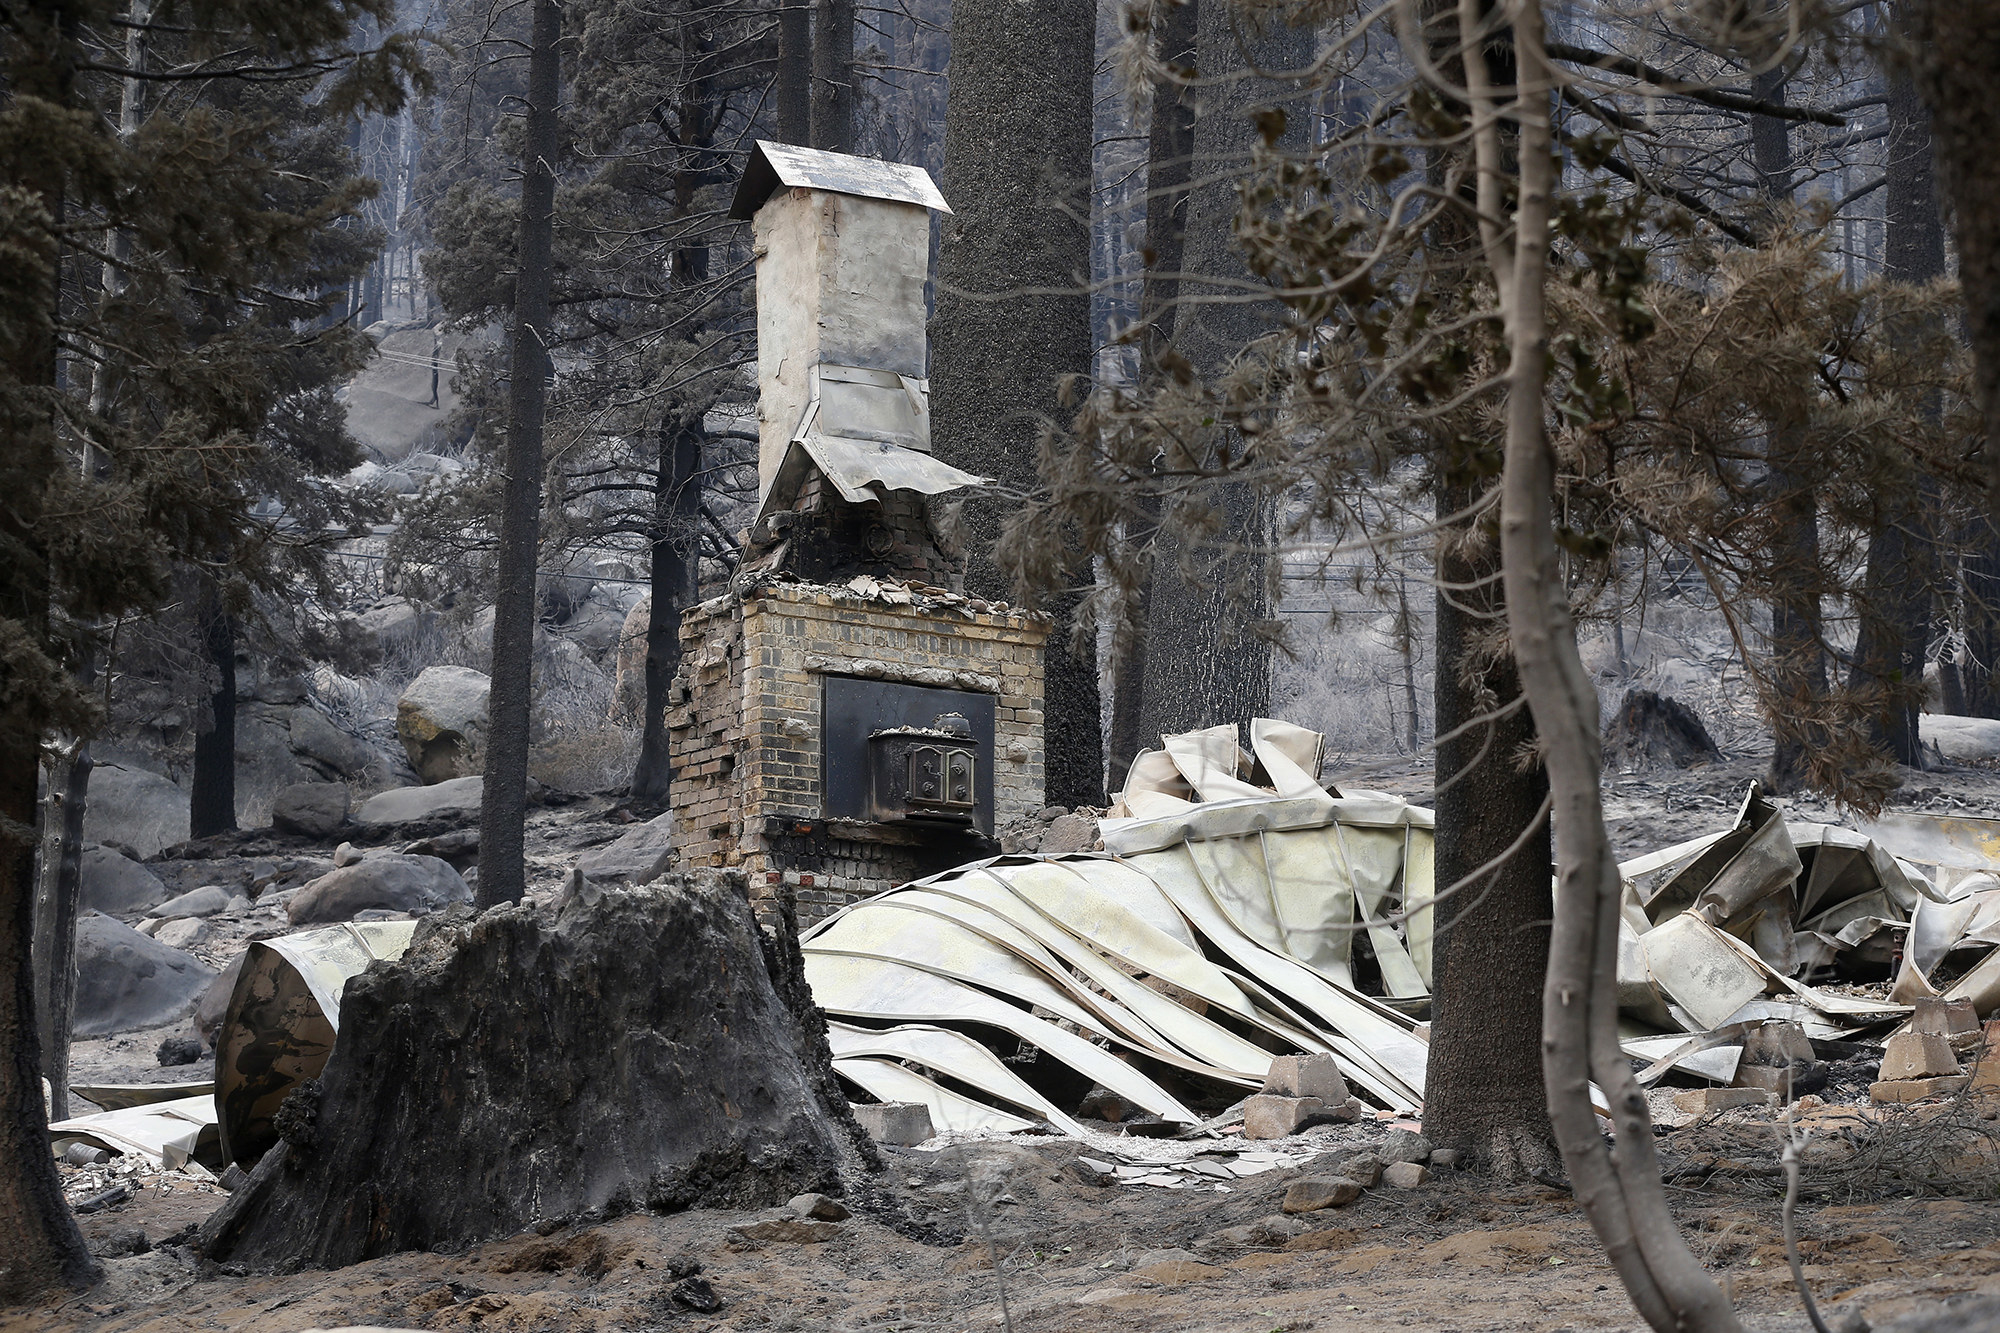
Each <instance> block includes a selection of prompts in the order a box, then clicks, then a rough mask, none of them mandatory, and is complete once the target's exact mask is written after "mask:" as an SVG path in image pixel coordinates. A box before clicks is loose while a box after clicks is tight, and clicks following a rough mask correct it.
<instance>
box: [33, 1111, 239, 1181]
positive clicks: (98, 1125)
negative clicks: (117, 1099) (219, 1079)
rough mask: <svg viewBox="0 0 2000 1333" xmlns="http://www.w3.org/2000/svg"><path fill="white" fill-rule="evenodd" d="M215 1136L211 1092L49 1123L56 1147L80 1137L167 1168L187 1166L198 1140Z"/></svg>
mask: <svg viewBox="0 0 2000 1333" xmlns="http://www.w3.org/2000/svg"><path fill="white" fill-rule="evenodd" d="M215 1135H216V1120H215V1097H214V1096H213V1095H212V1094H211V1095H208V1096H200V1095H197V1096H193V1097H182V1098H179V1099H177V1100H175V1101H170V1102H150V1103H148V1104H146V1105H144V1106H132V1107H127V1108H125V1109H124V1110H120V1111H99V1112H97V1113H95V1114H94V1115H80V1116H74V1117H72V1118H71V1119H68V1120H59V1121H57V1122H56V1123H55V1124H53V1125H50V1126H49V1142H50V1144H51V1145H53V1146H54V1147H55V1148H56V1149H57V1150H58V1151H60V1150H61V1149H62V1148H64V1147H66V1146H68V1145H69V1144H71V1143H76V1142H79V1141H81V1142H84V1143H89V1144H92V1145H94V1146H96V1147H99V1148H106V1149H109V1150H110V1151H112V1152H116V1153H136V1154H138V1155H139V1156H141V1157H144V1158H146V1159H147V1160H148V1161H151V1162H155V1163H158V1164H159V1165H161V1166H163V1167H165V1168H166V1169H167V1170H169V1171H174V1170H178V1169H180V1168H181V1167H183V1166H185V1165H186V1164H187V1161H188V1159H189V1158H190V1157H192V1156H194V1154H195V1151H196V1149H197V1148H198V1147H199V1146H200V1143H201V1141H202V1139H203V1138H204V1137H207V1138H210V1139H213V1138H214V1137H215Z"/></svg>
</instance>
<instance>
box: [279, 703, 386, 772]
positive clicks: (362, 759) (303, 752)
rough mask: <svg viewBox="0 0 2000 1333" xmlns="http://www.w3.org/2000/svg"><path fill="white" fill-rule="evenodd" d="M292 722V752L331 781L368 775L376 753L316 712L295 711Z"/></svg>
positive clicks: (311, 710)
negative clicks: (331, 779) (324, 772)
mask: <svg viewBox="0 0 2000 1333" xmlns="http://www.w3.org/2000/svg"><path fill="white" fill-rule="evenodd" d="M291 722H292V725H291V736H290V741H291V747H292V752H293V753H294V754H297V755H298V756H299V757H300V758H301V759H303V760H305V761H306V762H307V763H308V764H310V765H312V766H314V767H316V768H321V769H324V770H325V771H326V774H327V776H330V777H342V778H358V777H360V776H361V775H362V774H364V773H366V772H367V771H368V765H369V761H370V760H372V759H373V758H374V753H373V752H372V751H371V750H370V749H369V748H368V747H367V746H366V745H364V744H362V743H361V742H360V741H358V740H356V739H354V737H352V736H350V735H348V734H347V733H346V732H344V731H342V730H341V729H340V728H339V727H336V726H335V725H333V723H332V722H330V721H329V720H328V719H327V716H326V714H324V713H322V712H320V711H319V710H318V709H317V708H303V707H302V708H294V709H293V710H292V718H291Z"/></svg>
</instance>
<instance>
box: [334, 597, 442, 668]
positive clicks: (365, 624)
mask: <svg viewBox="0 0 2000 1333" xmlns="http://www.w3.org/2000/svg"><path fill="white" fill-rule="evenodd" d="M435 619H436V617H435V616H434V615H432V613H430V612H428V611H425V610H423V609H422V608H420V607H418V606H416V605H415V604H413V603H412V602H411V601H410V600H409V599H408V598H405V597H385V598H383V599H382V600H381V601H379V602H377V603H376V604H375V605H374V606H372V607H370V608H369V609H368V610H366V611H363V612H362V613H361V614H359V615H355V616H345V617H343V618H342V619H341V622H340V633H341V637H342V638H343V639H345V640H346V642H347V644H348V646H349V647H350V648H351V649H352V650H353V651H354V652H355V653H356V654H357V655H358V656H360V657H361V658H362V659H363V660H364V661H371V662H372V661H376V660H379V659H380V658H381V657H383V656H384V655H385V654H387V653H389V652H392V651H394V650H395V649H397V648H400V647H404V646H406V645H408V644H410V643H413V642H415V641H416V639H417V638H418V637H420V636H421V635H422V634H423V633H424V632H425V631H427V630H428V629H429V628H430V627H431V625H432V623H433V622H434V621H435Z"/></svg>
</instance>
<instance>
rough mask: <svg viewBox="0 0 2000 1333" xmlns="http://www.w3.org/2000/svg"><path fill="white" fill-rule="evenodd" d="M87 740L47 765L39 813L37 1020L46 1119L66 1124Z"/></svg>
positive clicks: (86, 792) (87, 777)
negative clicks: (44, 794) (45, 792)
mask: <svg viewBox="0 0 2000 1333" xmlns="http://www.w3.org/2000/svg"><path fill="white" fill-rule="evenodd" d="M93 767H94V765H93V764H92V762H91V758H90V741H89V739H88V738H79V739H78V740H76V741H75V742H73V743H72V744H71V746H70V749H69V753H68V754H67V755H66V756H59V757H58V758H57V759H56V761H55V762H54V763H52V764H51V765H50V766H49V799H48V804H47V805H46V806H45V807H44V809H43V814H42V864H41V882H42V887H41V892H40V894H39V897H38V901H37V902H36V904H35V907H36V922H35V1001H36V1004H37V1005H38V1006H39V1008H38V1009H37V1012H36V1020H37V1022H38V1024H39V1026H40V1030H41V1038H42V1075H43V1077H45V1078H47V1079H48V1081H49V1119H50V1120H51V1121H52V1122H53V1121H56V1120H67V1119H69V1028H70V1015H71V1013H72V1012H74V1010H75V1008H76V918H77V909H78V907H79V905H80V904H81V902H82V899H83V865H82V858H83V815H84V811H85V809H86V808H87V807H88V804H89V800H90V770H91V769H92V768H93Z"/></svg>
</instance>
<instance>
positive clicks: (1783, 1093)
mask: <svg viewBox="0 0 2000 1333" xmlns="http://www.w3.org/2000/svg"><path fill="white" fill-rule="evenodd" d="M1811 1069H1812V1066H1811V1065H1786V1066H1783V1067H1780V1068H1773V1067H1772V1066H1770V1065H1738V1066H1737V1067H1736V1086H1737V1087H1738V1088H1757V1089H1761V1090H1763V1091H1765V1092H1768V1093H1770V1094H1771V1095H1772V1096H1773V1097H1776V1098H1779V1099H1780V1100H1784V1099H1788V1098H1789V1097H1790V1096H1791V1095H1792V1089H1793V1088H1794V1087H1796V1086H1798V1085H1799V1084H1801V1083H1804V1082H1805V1081H1806V1074H1807V1073H1808V1072H1809V1071H1810V1070H1811Z"/></svg>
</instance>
